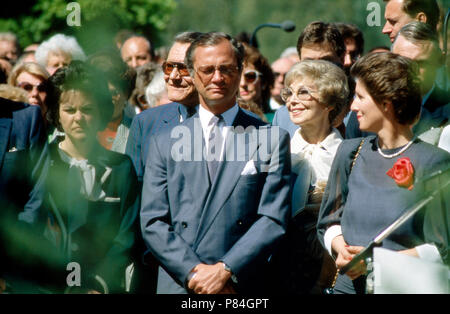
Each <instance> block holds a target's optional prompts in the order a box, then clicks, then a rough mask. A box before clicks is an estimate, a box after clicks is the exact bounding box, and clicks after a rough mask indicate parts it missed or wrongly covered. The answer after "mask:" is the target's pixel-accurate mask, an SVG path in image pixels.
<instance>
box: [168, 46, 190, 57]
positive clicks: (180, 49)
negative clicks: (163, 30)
mask: <svg viewBox="0 0 450 314" xmlns="http://www.w3.org/2000/svg"><path fill="white" fill-rule="evenodd" d="M189 45H190V44H189V43H178V42H176V43H174V44H173V45H172V47H171V48H170V50H169V54H168V55H167V61H173V62H184V58H185V56H186V51H187V50H188V48H189Z"/></svg>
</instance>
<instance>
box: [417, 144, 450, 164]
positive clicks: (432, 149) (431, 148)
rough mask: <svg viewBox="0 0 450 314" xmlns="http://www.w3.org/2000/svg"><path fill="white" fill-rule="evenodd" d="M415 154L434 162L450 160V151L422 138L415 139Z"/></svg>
mask: <svg viewBox="0 0 450 314" xmlns="http://www.w3.org/2000/svg"><path fill="white" fill-rule="evenodd" d="M415 146H416V150H415V154H416V155H417V156H415V157H416V158H418V159H425V160H427V161H428V162H432V163H441V162H450V153H449V152H447V151H446V150H443V149H442V148H439V147H437V146H435V145H431V144H429V143H427V142H424V141H422V140H420V139H417V140H416V141H415Z"/></svg>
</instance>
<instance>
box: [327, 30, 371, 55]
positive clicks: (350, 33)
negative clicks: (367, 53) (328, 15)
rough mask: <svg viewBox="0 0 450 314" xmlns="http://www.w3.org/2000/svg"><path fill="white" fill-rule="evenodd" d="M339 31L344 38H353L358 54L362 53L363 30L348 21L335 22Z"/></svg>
mask: <svg viewBox="0 0 450 314" xmlns="http://www.w3.org/2000/svg"><path fill="white" fill-rule="evenodd" d="M334 25H335V26H336V27H337V29H338V30H339V32H340V33H341V35H342V38H344V43H345V39H347V38H353V39H354V40H355V45H356V53H357V54H358V55H362V54H363V51H364V36H363V33H362V32H361V30H360V29H359V28H358V27H357V26H356V25H354V24H347V23H334Z"/></svg>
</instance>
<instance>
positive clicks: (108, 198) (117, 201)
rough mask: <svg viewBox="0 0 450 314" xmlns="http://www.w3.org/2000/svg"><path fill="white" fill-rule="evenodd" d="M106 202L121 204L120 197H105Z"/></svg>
mask: <svg viewBox="0 0 450 314" xmlns="http://www.w3.org/2000/svg"><path fill="white" fill-rule="evenodd" d="M104 201H105V202H106V203H119V202H120V197H109V196H107V197H105V199H104Z"/></svg>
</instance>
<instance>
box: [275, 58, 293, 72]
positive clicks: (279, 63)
mask: <svg viewBox="0 0 450 314" xmlns="http://www.w3.org/2000/svg"><path fill="white" fill-rule="evenodd" d="M293 65H294V62H293V61H292V60H291V59H289V58H280V59H278V60H276V61H275V62H274V63H272V70H273V71H275V72H280V73H283V72H287V71H289V69H290V68H291V67H292V66H293Z"/></svg>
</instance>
